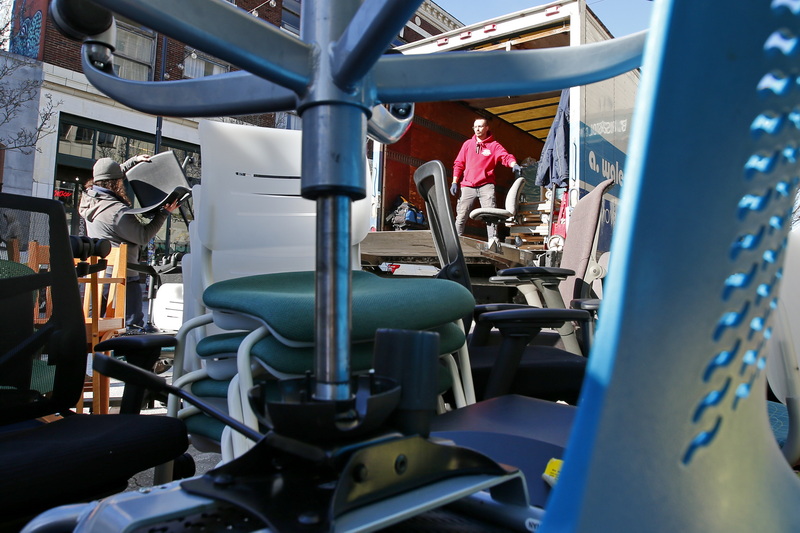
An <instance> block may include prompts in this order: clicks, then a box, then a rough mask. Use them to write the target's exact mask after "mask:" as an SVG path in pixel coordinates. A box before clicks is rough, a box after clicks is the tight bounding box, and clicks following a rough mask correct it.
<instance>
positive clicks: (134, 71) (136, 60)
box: [114, 21, 156, 81]
mask: <svg viewBox="0 0 800 533" xmlns="http://www.w3.org/2000/svg"><path fill="white" fill-rule="evenodd" d="M155 51H156V38H155V33H152V32H148V31H144V30H140V29H138V28H134V27H133V26H129V25H127V24H125V23H123V22H119V21H118V22H117V49H116V50H115V52H114V71H115V72H116V74H117V76H119V77H120V78H125V79H128V80H136V81H150V80H152V79H153V67H154V62H155Z"/></svg>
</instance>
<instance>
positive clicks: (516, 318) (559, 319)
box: [476, 307, 592, 334]
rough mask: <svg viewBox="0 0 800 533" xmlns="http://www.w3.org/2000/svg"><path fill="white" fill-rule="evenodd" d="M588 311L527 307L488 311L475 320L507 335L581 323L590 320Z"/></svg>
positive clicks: (590, 316)
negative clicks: (570, 323)
mask: <svg viewBox="0 0 800 533" xmlns="http://www.w3.org/2000/svg"><path fill="white" fill-rule="evenodd" d="M591 318H592V315H591V314H590V313H589V311H584V310H581V309H551V308H538V307H527V308H524V309H508V310H503V311H488V312H485V313H483V314H481V315H480V316H479V317H477V318H476V320H477V322H478V323H490V324H492V325H493V326H494V327H496V328H498V329H499V330H500V331H501V332H503V331H506V332H508V333H510V334H511V333H515V332H523V331H526V330H528V331H531V330H534V329H542V328H558V327H560V326H561V325H563V324H564V323H565V322H583V321H588V320H591Z"/></svg>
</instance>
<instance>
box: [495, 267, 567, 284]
mask: <svg viewBox="0 0 800 533" xmlns="http://www.w3.org/2000/svg"><path fill="white" fill-rule="evenodd" d="M574 275H575V271H574V270H570V269H568V268H559V267H514V268H504V269H503V270H498V271H497V276H498V277H507V276H511V277H515V278H517V279H519V280H520V281H531V280H533V279H540V278H549V277H552V278H559V279H562V280H563V279H567V278H568V277H569V276H574Z"/></svg>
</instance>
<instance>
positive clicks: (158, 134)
mask: <svg viewBox="0 0 800 533" xmlns="http://www.w3.org/2000/svg"><path fill="white" fill-rule="evenodd" d="M166 71H167V36H166V35H162V36H161V68H160V69H159V73H158V79H159V81H164V74H165V73H166ZM163 124H164V117H162V116H161V115H158V116H157V117H156V142H155V146H154V147H153V155H156V154H158V153H160V152H161V127H162V126H163ZM171 229H172V216H171V215H170V216H167V222H166V223H165V224H164V255H168V254H169V234H170V231H171Z"/></svg>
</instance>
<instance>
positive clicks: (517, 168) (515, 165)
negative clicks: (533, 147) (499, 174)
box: [511, 163, 522, 176]
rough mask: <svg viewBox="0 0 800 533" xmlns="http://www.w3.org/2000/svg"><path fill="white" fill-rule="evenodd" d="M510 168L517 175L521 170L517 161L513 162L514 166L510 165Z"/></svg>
mask: <svg viewBox="0 0 800 533" xmlns="http://www.w3.org/2000/svg"><path fill="white" fill-rule="evenodd" d="M511 170H513V171H514V174H515V175H516V176H519V175H520V173H521V172H522V167H520V166H519V164H517V163H514V166H513V167H511Z"/></svg>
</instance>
